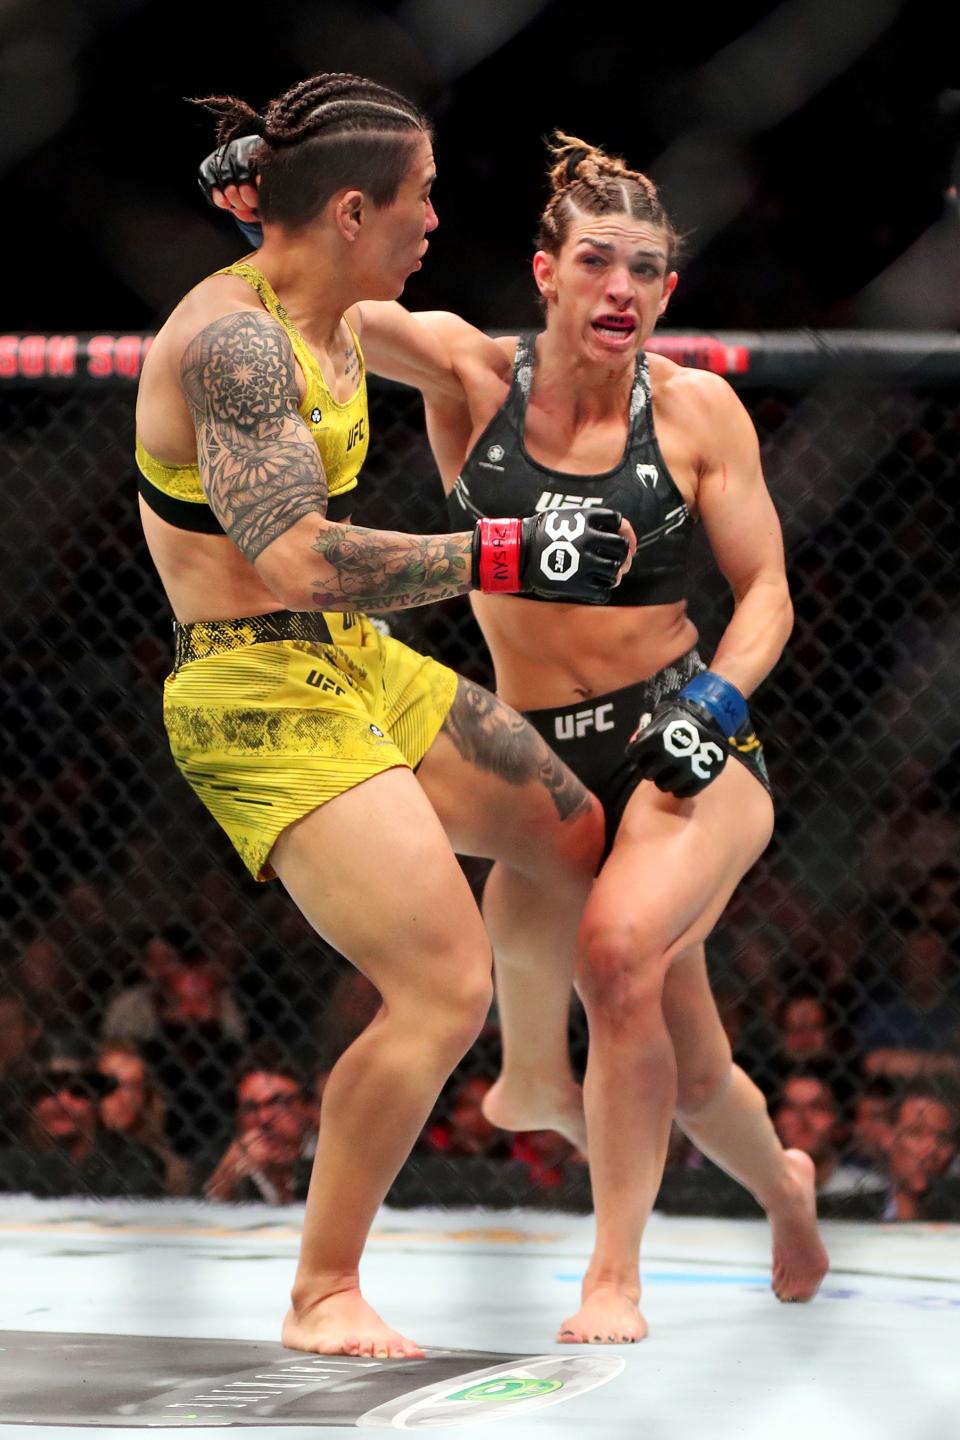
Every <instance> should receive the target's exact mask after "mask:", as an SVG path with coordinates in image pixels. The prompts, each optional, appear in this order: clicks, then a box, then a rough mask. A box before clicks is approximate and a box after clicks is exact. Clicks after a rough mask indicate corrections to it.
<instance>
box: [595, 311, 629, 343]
mask: <svg viewBox="0 0 960 1440" xmlns="http://www.w3.org/2000/svg"><path fill="white" fill-rule="evenodd" d="M590 323H591V324H592V326H593V328H594V330H595V331H596V333H597V334H598V335H600V336H602V337H603V339H604V340H629V339H630V337H631V335H632V334H633V332H634V331H635V330H636V328H637V322H636V320H635V319H634V318H633V316H632V315H598V316H597V318H596V320H592V321H591V322H590Z"/></svg>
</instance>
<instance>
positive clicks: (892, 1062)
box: [856, 928, 960, 1078]
mask: <svg viewBox="0 0 960 1440" xmlns="http://www.w3.org/2000/svg"><path fill="white" fill-rule="evenodd" d="M856 1037H857V1045H858V1048H859V1049H860V1050H861V1052H862V1053H863V1055H864V1061H863V1064H864V1069H865V1070H866V1072H867V1074H869V1075H887V1076H890V1077H891V1078H910V1077H912V1076H916V1075H934V1074H940V1075H954V1076H960V987H958V983H957V975H956V966H955V965H954V964H953V963H952V959H951V951H950V945H949V942H948V940H947V938H946V937H945V936H944V935H942V934H941V933H940V932H939V931H938V930H932V929H926V928H924V929H916V930H912V931H908V933H907V934H906V935H905V936H904V937H903V942H902V949H901V955H900V963H899V966H898V975H897V976H896V977H895V979H894V981H893V983H892V984H891V983H890V982H887V983H884V982H883V981H881V982H879V983H878V984H877V985H875V986H874V987H873V991H872V993H871V995H870V996H869V997H868V999H867V1001H866V1003H865V1004H864V1006H863V1008H862V1009H861V1011H860V1014H859V1016H858V1017H857V1018H856Z"/></svg>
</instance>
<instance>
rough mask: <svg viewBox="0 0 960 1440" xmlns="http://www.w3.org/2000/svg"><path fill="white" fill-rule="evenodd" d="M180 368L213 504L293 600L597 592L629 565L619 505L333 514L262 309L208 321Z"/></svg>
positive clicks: (279, 331)
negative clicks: (477, 514) (377, 516)
mask: <svg viewBox="0 0 960 1440" xmlns="http://www.w3.org/2000/svg"><path fill="white" fill-rule="evenodd" d="M180 377H181V385H182V387H183V392H184V394H185V396H186V399H187V402H188V404H189V406H190V410H191V413H192V415H193V421H194V426H195V429H196V433H197V457H198V464H199V467H200V474H201V478H202V481H203V487H204V492H205V494H206V496H207V500H208V501H209V504H210V507H211V509H212V510H213V512H214V514H215V515H216V517H217V519H218V520H219V521H220V523H221V525H222V526H223V528H224V530H225V532H226V533H227V535H229V536H230V538H231V539H232V540H233V541H234V543H235V544H236V545H237V547H238V549H239V550H240V551H241V552H242V553H243V555H244V556H245V557H246V558H247V559H248V560H249V561H250V563H251V564H252V565H254V566H255V567H256V569H257V571H258V572H259V574H260V575H261V577H262V579H263V580H264V582H265V583H266V584H267V585H268V586H269V588H270V589H271V590H272V591H273V593H274V594H275V595H276V596H277V597H278V598H279V599H281V600H282V601H283V602H284V604H285V605H286V606H287V607H288V608H289V609H293V610H307V609H319V610H362V609H365V608H375V609H377V610H379V611H385V610H399V609H407V608H410V607H412V606H415V605H425V604H428V603H429V602H431V601H433V600H446V599H448V598H449V597H451V596H453V595H462V594H464V593H465V592H466V591H468V590H470V589H472V588H480V589H483V590H487V591H503V592H506V593H517V592H518V591H530V590H534V591H536V592H537V593H546V594H548V595H554V596H558V597H563V598H565V599H569V600H571V601H584V600H586V601H590V600H594V601H599V600H604V599H606V598H607V596H608V595H609V591H610V588H611V587H612V586H613V585H614V584H616V582H617V580H618V579H619V574H620V570H621V568H622V566H623V564H624V562H625V561H626V559H627V548H628V542H627V540H626V539H625V538H622V537H621V536H620V535H618V534H616V533H611V531H612V532H615V531H616V530H617V528H618V527H619V526H620V517H619V516H614V512H612V511H606V512H601V511H599V510H597V511H590V512H582V513H581V512H565V513H564V515H563V516H559V515H558V514H554V513H550V514H547V515H537V516H535V517H531V518H530V519H527V520H519V521H518V520H504V521H491V520H486V521H481V522H480V523H479V524H478V525H477V527H476V528H475V529H474V530H473V531H466V532H461V533H458V534H454V535H404V534H401V533H399V532H397V531H384V530H367V529H362V528H361V527H360V526H357V525H349V524H334V523H333V522H331V521H329V520H327V518H326V511H327V494H328V491H327V479H326V475H325V473H324V469H323V463H322V461H321V458H320V453H319V451H318V449H317V445H316V442H315V441H314V439H313V436H312V434H311V432H310V429H309V427H308V426H307V425H306V423H305V422H304V420H303V418H302V417H301V415H300V412H299V408H298V402H299V395H298V390H297V379H296V365H295V361H294V355H293V350H292V347H291V345H290V341H289V339H288V338H287V335H286V332H285V331H284V330H283V328H282V327H281V326H280V325H278V324H277V322H276V321H275V320H273V319H272V318H271V317H270V316H268V315H265V314H263V313H261V312H260V311H256V310H240V311H235V312H233V313H231V314H229V315H224V316H221V317H220V318H218V319H216V320H214V321H212V322H211V323H210V324H208V325H206V326H205V327H204V328H203V329H202V330H201V331H200V332H199V334H197V335H195V336H194V338H193V340H192V341H191V342H190V344H189V345H188V346H187V348H186V350H185V351H184V355H183V359H182V361H181V367H180ZM611 522H612V523H611Z"/></svg>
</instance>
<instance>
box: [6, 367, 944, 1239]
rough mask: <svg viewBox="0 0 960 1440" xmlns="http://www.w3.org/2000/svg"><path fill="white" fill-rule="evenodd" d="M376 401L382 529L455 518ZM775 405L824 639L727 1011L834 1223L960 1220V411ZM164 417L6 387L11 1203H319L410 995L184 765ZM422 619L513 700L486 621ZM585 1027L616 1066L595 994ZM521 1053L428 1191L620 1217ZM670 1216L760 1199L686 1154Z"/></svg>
mask: <svg viewBox="0 0 960 1440" xmlns="http://www.w3.org/2000/svg"><path fill="white" fill-rule="evenodd" d="M372 400H373V412H372V421H373V424H372V428H373V433H374V436H375V437H376V438H377V443H376V444H375V445H374V446H373V448H372V450H371V454H370V457H369V459H368V464H367V469H366V471H365V474H366V476H367V482H366V489H365V491H364V498H363V511H362V514H360V515H359V516H358V518H359V519H360V520H361V521H362V523H364V524H372V525H386V526H394V527H400V528H408V529H419V530H430V529H440V528H443V527H444V523H445V522H444V517H443V511H442V507H441V505H440V502H439V487H438V486H437V483H436V477H435V473H434V469H433V466H432V462H431V460H430V457H429V453H428V452H427V449H426V446H425V444H424V442H423V438H422V425H421V420H420V417H419V412H418V410H417V406H416V403H415V401H413V400H412V399H411V397H410V396H409V395H407V394H405V393H403V392H399V391H397V390H389V389H386V390H384V389H380V390H375V391H373V392H372ZM751 407H752V410H753V414H754V416H755V418H756V420H757V424H758V428H759V430H760V433H761V437H762V439H763V441H764V461H765V469H766V471H767V474H768V478H769V479H770V482H771V489H772V492H773V494H774V498H775V501H776V503H777V505H778V508H779V509H780V512H781V516H782V518H783V521H784V528H785V534H786V539H787V549H788V555H789V557H790V565H791V584H792V589H793V593H794V598H795V603H796V611H797V626H796V630H795V633H794V636H793V638H792V640H791V642H790V645H789V647H788V650H787V653H786V656H785V657H784V660H783V662H782V664H781V665H780V666H779V667H778V669H777V671H776V672H775V674H774V676H773V677H771V679H770V680H769V681H768V682H767V683H766V684H765V685H764V686H763V687H762V689H761V691H760V692H759V693H758V695H757V697H756V704H755V708H754V713H755V717H756V718H757V720H758V723H759V725H760V728H761V733H762V734H763V735H764V739H765V743H766V745H767V751H768V758H769V762H770V768H771V772H772V775H773V780H774V787H775V792H776V796H777V803H778V821H777V829H776V834H775V838H774V842H773V844H772V846H771V848H770V850H769V851H768V852H767V854H766V855H765V856H764V857H763V859H762V860H761V862H760V863H759V864H758V865H757V866H756V868H755V869H754V871H753V872H751V874H750V875H749V876H748V877H747V879H746V881H745V882H744V884H743V885H742V886H741V887H740V889H739V891H738V892H737V894H736V896H735V897H734V900H733V902H732V904H731V905H730V907H729V909H728V911H727V913H726V915H725V916H724V919H723V922H722V924H721V926H720V927H719V929H718V931H717V933H716V935H715V936H714V937H712V938H711V941H710V945H709V947H708V950H709V960H710V965H711V971H712V974H713V979H714V987H715V991H716V995H717V1000H718V1005H719V1008H720V1012H721V1016H722V1019H723V1022H724V1025H725V1027H726V1030H727V1033H728V1035H729V1037H730V1040H731V1043H732V1046H733V1050H734V1054H735V1057H736V1059H737V1061H738V1063H739V1064H741V1065H742V1066H743V1067H744V1069H746V1070H747V1071H748V1073H749V1074H750V1075H751V1076H752V1077H753V1078H754V1079H755V1080H756V1082H757V1083H758V1084H759V1085H760V1087H761V1089H762V1090H763V1091H764V1093H765V1094H766V1095H767V1097H768V1102H769V1106H770V1111H771V1114H772V1116H773V1119H774V1123H775V1125H776V1127H777V1129H778V1132H779V1133H780V1135H781V1138H782V1140H783V1141H784V1143H785V1144H787V1145H792V1146H797V1147H799V1148H801V1149H804V1150H807V1151H808V1152H809V1153H810V1155H811V1156H812V1157H813V1158H814V1161H815V1163H816V1166H817V1173H818V1177H819V1184H820V1193H821V1205H822V1208H823V1209H824V1213H835V1214H849V1215H871V1216H876V1217H878V1218H887V1219H904V1220H906V1219H913V1218H917V1217H921V1218H923V1217H926V1218H931V1219H932V1218H945V1217H947V1216H952V1217H953V1218H960V1159H958V1141H960V1136H958V1128H960V1099H958V1095H960V965H958V946H960V823H958V818H957V817H958V814H960V746H958V744H957V741H956V723H955V715H956V709H957V703H958V702H960V633H958V625H957V622H956V619H955V616H956V615H957V614H958V613H960V611H958V608H957V601H958V600H960V594H958V590H960V577H958V575H957V567H956V563H955V556H956V553H957V550H958V547H960V524H958V521H957V519H956V516H955V513H954V511H953V510H952V509H951V507H950V505H949V504H948V503H947V502H946V500H945V493H946V485H947V484H948V483H950V482H952V479H953V475H954V472H955V466H956V460H957V456H958V451H960V439H958V437H960V391H958V387H956V386H954V387H953V388H951V389H942V390H940V391H938V392H936V394H929V395H922V394H920V393H919V392H918V393H912V392H911V393H909V394H908V393H906V392H903V393H900V392H898V393H897V394H896V395H894V394H893V393H892V392H888V391H882V392H881V391H877V392H875V393H874V392H871V393H870V394H869V395H865V396H855V397H853V398H851V397H850V396H847V397H845V398H844V397H842V396H840V395H839V393H834V389H833V388H830V387H826V388H822V389H821V391H820V392H819V393H817V394H814V393H812V392H811V393H810V394H804V395H791V396H789V397H785V396H782V395H780V396H778V395H776V394H773V393H771V394H769V395H767V396H760V397H752V398H751ZM131 411H132V404H131V396H130V394H129V393H121V392H117V391H106V392H102V393H97V394H96V395H93V394H91V393H86V394H84V393H81V392H79V391H71V392H68V393H67V394H66V395H60V394H57V393H54V392H47V391H41V390H37V391H36V392H33V393H30V394H29V395H23V394H20V393H19V392H18V394H17V395H16V396H15V397H14V398H12V399H11V397H10V396H4V395H3V394H0V453H2V454H3V457H4V462H5V465H6V468H7V470H8V472H9V474H10V476H11V484H10V509H9V515H8V517H7V524H6V529H5V534H4V545H5V547H6V548H5V550H4V564H3V566H2V567H0V595H2V596H3V598H4V599H5V600H6V602H7V603H6V609H7V612H8V617H9V618H8V623H6V624H5V627H4V640H3V643H2V648H0V682H2V683H0V731H2V734H3V741H4V746H5V757H6V760H7V762H8V763H7V764H6V765H5V767H4V774H3V778H2V780H0V817H2V825H0V877H2V878H0V926H2V934H0V1190H6V1191H8V1192H13V1191H22V1190H27V1191H31V1192H33V1193H35V1194H38V1195H58V1194H73V1193H84V1194H96V1195H126V1194H136V1195H154V1196H156V1195H196V1196H202V1195H208V1196H211V1197H212V1198H216V1199H229V1200H238V1201H249V1200H257V1199H262V1200H267V1201H271V1202H278V1201H288V1200H300V1199H302V1198H303V1195H304V1192H305V1187H306V1184H307V1180H308V1177H309V1172H310V1164H311V1156H312V1148H313V1142H314V1138H315V1135H316V1129H317V1124H318V1121H319V1117H320V1114H321V1111H322V1096H323V1087H324V1082H325V1078H326V1076H327V1074H328V1073H329V1071H330V1068H331V1067H332V1065H333V1064H334V1063H335V1060H336V1058H337V1056H338V1055H339V1053H340V1052H341V1051H342V1049H343V1048H344V1047H345V1046H346V1045H347V1044H348V1043H349V1042H350V1040H351V1039H352V1038H353V1037H354V1036H355V1035H357V1034H358V1033H359V1032H360V1031H361V1030H362V1029H363V1027H364V1026H365V1025H366V1024H368V1023H369V1022H370V1020H371V1019H372V1017H373V1015H374V1014H375V1013H376V1010H377V1008H378V1005H379V1003H380V1001H379V995H378V994H377V993H376V991H375V990H374V989H373V987H372V986H371V985H370V984H369V983H368V982H367V981H366V980H365V979H364V978H363V977H362V976H360V975H358V974H357V973H356V972H355V971H353V970H352V969H351V968H350V967H349V966H348V965H347V964H346V963H345V962H344V961H343V960H342V959H341V957H339V956H337V955H335V954H333V953H332V952H331V951H330V950H329V949H328V948H327V947H325V946H324V944H323V943H322V942H321V941H320V940H319V939H318V938H317V937H316V936H315V935H313V934H312V933H311V932H310V931H309V930H308V929H307V927H306V926H305V923H304V922H303V921H302V919H301V918H300V916H299V914H298V912H297V911H296V910H295V908H294V907H293V906H292V905H290V904H289V903H288V902H287V900H286V898H285V896H284V895H283V893H282V891H281V889H280V887H279V886H278V885H270V886H256V885H254V884H253V883H252V882H251V881H250V880H249V878H248V877H247V876H246V874H245V872H244V871H243V868H242V866H241V865H240V863H239V861H238V860H237V859H236V857H235V856H234V855H233V854H232V852H231V851H230V849H229V847H228V845H227V844H226V842H225V840H224V839H223V837H222V835H221V834H220V832H219V831H218V830H217V827H216V826H215V825H214V823H213V821H212V820H210V819H209V817H208V816H207V815H206V814H205V813H204V812H203V811H202V810H201V808H200V807H199V805H198V804H197V803H196V802H195V800H194V799H193V797H192V796H191V795H190V794H189V792H188V791H187V789H186V787H184V786H183V782H182V781H181V780H180V778H179V776H178V775H177V774H176V773H175V771H174V768H173V766H172V764H171V763H170V760H169V756H168V755H167V754H166V753H165V746H164V742H163V738H162V732H161V727H160V722H159V704H160V693H161V690H162V684H163V679H164V676H165V674H166V670H167V667H168V661H169V648H170V647H169V615H168V609H167V606H166V602H165V600H164V597H163V596H162V594H161V593H160V592H159V590H158V589H157V586H156V582H155V581H154V580H153V578H152V576H151V573H150V570H149V567H148V566H147V565H146V564H145V561H144V556H143V552H142V540H141V536H140V531H139V526H138V521H137V516H136V508H135V503H136V497H135V488H134V486H133V482H132V478H131V475H132V460H131V456H130V453H129V451H130V436H131V434H132V415H131ZM78 475H79V476H82V477H83V481H84V483H83V484H79V483H74V479H75V477H76V476H78ZM401 479H402V481H403V484H402V486H401V485H400V484H399V481H400V480H401ZM52 495H55V497H56V504H52V503H51V496H52ZM401 502H402V503H401ZM398 507H399V508H398ZM711 587H713V588H711ZM691 593H692V596H693V601H692V603H693V613H694V615H695V618H696V619H697V621H698V623H699V624H701V625H702V626H703V631H704V649H705V652H706V653H710V644H711V636H713V637H714V638H715V635H716V631H717V626H718V625H719V624H721V623H722V613H723V612H722V606H723V604H725V603H726V602H725V599H724V597H723V594H722V586H720V585H719V583H718V582H717V581H716V579H715V577H713V578H711V575H710V572H709V569H708V568H706V567H703V568H701V569H700V570H697V571H696V573H695V574H694V576H693V584H692V587H691ZM391 625H392V626H393V627H394V628H395V633H397V634H398V635H399V637H400V638H401V639H409V640H411V641H413V642H414V643H416V644H417V645H419V646H420V647H421V648H424V649H427V650H431V651H433V652H434V653H437V654H438V655H440V656H441V658H443V659H444V660H446V661H447V662H448V663H450V664H452V665H454V666H455V667H456V668H458V669H459V670H461V671H462V672H464V673H466V674H468V675H470V676H471V677H472V678H474V679H476V680H477V681H479V682H480V683H486V684H489V683H490V679H491V676H490V672H489V666H488V662H487V660H486V656H485V652H484V650H483V646H482V642H481V641H480V639H479V636H478V634H477V632H476V630H475V627H474V625H473V621H472V616H471V613H470V610H469V606H468V604H467V602H466V601H450V602H447V603H445V604H444V605H439V606H434V607H430V608H429V609H425V610H423V611H419V612H410V614H408V615H400V616H398V617H396V619H395V620H393V619H392V620H391ZM711 626H712V627H713V628H712V629H711ZM464 868H465V869H466V871H467V875H468V878H469V880H470V882H471V884H472V885H473V887H474V890H475V891H476V892H477V893H479V892H480V891H481V889H482V885H483V881H484V876H485V868H484V866H483V865H482V864H480V863H478V862H465V864H464ZM570 1033H571V1045H572V1049H573V1054H574V1058H575V1064H576V1065H577V1066H578V1067H579V1068H580V1069H581V1070H582V1067H583V1064H584V1060H585V1054H586V1032H585V1026H584V1022H583V1017H582V1013H581V1011H580V1009H579V1006H578V1004H577V1003H576V1002H574V1004H573V1006H572V1010H571V1032H570ZM499 1058H500V1051H499V1033H498V1028H497V1017H496V1013H495V1011H494V1012H493V1013H492V1014H491V1016H490V1021H489V1024H488V1026H487V1029H486V1031H485V1032H484V1034H483V1035H482V1036H481V1038H480V1040H479V1042H478V1043H477V1045H476V1046H475V1047H474V1049H473V1051H472V1052H471V1053H470V1054H469V1055H468V1056H467V1057H466V1059H465V1060H464V1061H463V1063H462V1064H461V1065H460V1066H459V1067H458V1069H457V1071H456V1072H455V1074H454V1075H453V1076H452V1077H451V1078H450V1080H449V1082H448V1084H447V1086H446V1087H445V1089H444V1093H443V1095H442V1096H441V1097H440V1100H439V1103H438V1105H437V1107H436V1110H435V1112H434V1114H433V1116H432V1117H431V1119H430V1121H429V1123H428V1124H427V1126H426V1128H425V1130H424V1132H423V1135H422V1136H421V1139H420V1142H419V1144H418V1146H417V1149H416V1151H415V1153H414V1155H413V1157H412V1159H411V1161H410V1162H409V1164H408V1165H407V1166H406V1167H405V1169H404V1171H403V1172H402V1174H401V1176H400V1177H399V1179H398V1181H397V1183H396V1185H395V1187H394V1190H393V1191H392V1192H391V1197H390V1198H391V1200H392V1201H393V1202H394V1203H396V1204H414V1203H427V1202H430V1201H433V1202H435V1203H448V1204H452V1203H457V1202H466V1203H477V1202H484V1203H487V1204H531V1205H544V1206H554V1205H559V1206H572V1207H579V1208H584V1209H585V1208H587V1207H588V1206H589V1203H590V1197H589V1176H588V1171H587V1166H586V1163H585V1160H584V1157H583V1156H582V1155H579V1154H577V1153H575V1152H573V1151H572V1149H571V1147H570V1146H569V1145H568V1144H567V1143H566V1142H565V1141H563V1140H562V1139H561V1138H560V1137H558V1136H556V1135H553V1134H549V1133H545V1134H522V1135H511V1134H505V1133H503V1132H500V1131H495V1130H493V1129H492V1128H491V1127H490V1125H489V1124H488V1123H487V1122H486V1120H485V1119H484V1117H483V1113H482V1109H481V1102H482V1099H483V1095H484V1093H485V1090H486V1089H487V1088H488V1087H489V1085H490V1083H491V1082H492V1079H493V1077H494V1076H495V1075H496V1073H497V1069H498V1065H499ZM660 1203H661V1205H662V1206H663V1207H667V1208H674V1209H677V1210H687V1211H690V1212H695V1211H701V1212H704V1213H710V1212H713V1213H750V1205H751V1204H752V1202H751V1201H750V1200H749V1197H747V1196H745V1195H744V1194H743V1192H741V1191H739V1190H738V1189H737V1187H736V1186H734V1185H733V1182H732V1181H729V1180H728V1179H727V1177H726V1176H724V1175H722V1174H720V1172H718V1171H717V1170H716V1169H715V1167H713V1166H712V1165H710V1164H709V1163H708V1162H706V1161H705V1160H703V1159H702V1157H700V1156H699V1155H698V1153H697V1152H695V1151H694V1150H693V1149H692V1148H691V1147H690V1145H689V1144H688V1142H687V1141H686V1140H684V1139H683V1137H682V1136H681V1135H680V1134H679V1132H678V1133H677V1134H676V1135H675V1137H674V1141H673V1144H672V1146H671V1151H670V1157H669V1162H668V1167H667V1173H666V1176H665V1179H664V1185H663V1188H662V1191H661V1197H660Z"/></svg>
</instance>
